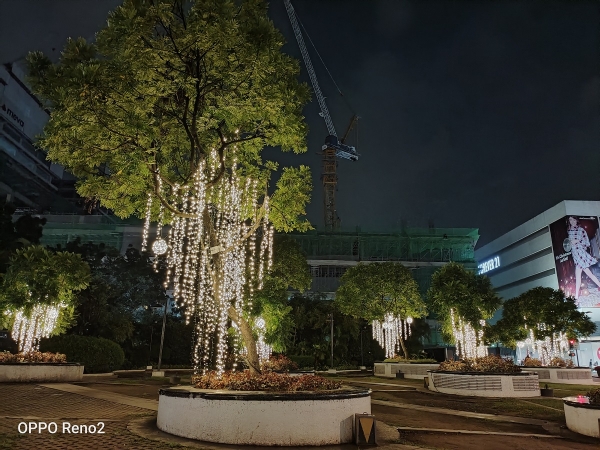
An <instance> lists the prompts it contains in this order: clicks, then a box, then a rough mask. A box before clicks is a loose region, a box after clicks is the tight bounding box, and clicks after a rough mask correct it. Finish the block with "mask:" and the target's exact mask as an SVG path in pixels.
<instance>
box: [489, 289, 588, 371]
mask: <svg viewBox="0 0 600 450" xmlns="http://www.w3.org/2000/svg"><path fill="white" fill-rule="evenodd" d="M595 331H596V325H595V324H594V322H592V321H591V320H590V318H589V317H588V316H587V315H586V314H585V313H584V312H582V311H579V310H578V309H577V304H576V303H575V299H574V298H573V297H565V294H564V292H563V291H560V290H555V289H552V288H547V287H536V288H533V289H530V290H528V291H527V292H524V293H523V294H521V295H519V296H518V297H515V298H512V299H510V300H507V301H506V302H504V304H503V310H502V319H500V320H499V321H498V322H497V323H496V324H495V325H492V326H491V327H490V328H489V330H486V339H487V340H488V341H489V342H502V343H503V344H504V345H506V346H509V347H513V348H515V347H516V345H517V342H518V341H525V339H527V338H528V337H531V334H533V340H534V341H540V342H542V341H546V339H547V338H548V341H549V342H548V344H549V345H550V347H552V348H545V347H546V346H547V344H546V343H544V344H543V345H540V346H539V347H540V350H542V352H540V353H543V355H540V356H542V357H543V359H545V360H547V359H549V356H550V355H549V353H548V352H550V353H552V352H554V353H560V352H561V351H560V347H561V346H560V343H559V342H557V340H558V339H559V336H564V337H565V338H579V337H581V336H590V335H591V334H593V333H594V332H595Z"/></svg>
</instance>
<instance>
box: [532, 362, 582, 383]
mask: <svg viewBox="0 0 600 450" xmlns="http://www.w3.org/2000/svg"><path fill="white" fill-rule="evenodd" d="M521 370H522V371H523V372H529V373H534V372H535V373H537V374H538V378H539V380H540V381H541V382H542V383H564V384H586V383H587V382H589V383H591V382H592V371H591V370H590V369H589V368H588V367H569V368H567V367H548V366H542V367H522V368H521Z"/></svg>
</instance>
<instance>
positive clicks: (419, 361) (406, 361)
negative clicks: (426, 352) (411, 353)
mask: <svg viewBox="0 0 600 450" xmlns="http://www.w3.org/2000/svg"><path fill="white" fill-rule="evenodd" d="M383 362H386V363H402V364H436V363H437V361H436V360H435V359H428V358H424V359H404V358H399V357H398V358H387V359H384V360H383Z"/></svg>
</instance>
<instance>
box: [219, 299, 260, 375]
mask: <svg viewBox="0 0 600 450" xmlns="http://www.w3.org/2000/svg"><path fill="white" fill-rule="evenodd" d="M227 313H228V314H229V318H230V319H231V320H233V321H234V322H235V323H236V324H237V326H238V328H239V330H240V332H241V333H242V339H243V340H244V345H245V346H246V352H247V354H246V362H247V363H248V366H249V367H250V373H251V374H253V375H259V374H260V373H261V372H260V360H259V359H258V352H257V351H256V339H254V335H253V334H252V328H251V327H250V324H249V323H248V321H247V320H246V319H244V318H243V317H241V316H240V315H239V314H238V312H237V311H236V310H235V308H234V307H233V306H230V307H229V309H228V310H227Z"/></svg>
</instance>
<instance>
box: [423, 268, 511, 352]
mask: <svg viewBox="0 0 600 450" xmlns="http://www.w3.org/2000/svg"><path fill="white" fill-rule="evenodd" d="M427 300H428V304H429V306H430V307H431V309H432V310H433V312H435V314H436V315H437V317H438V320H439V321H440V322H441V325H442V328H441V330H442V336H443V337H444V339H445V340H446V341H447V342H454V337H453V335H452V319H451V310H454V315H455V316H457V317H461V318H462V320H464V321H465V322H467V323H469V324H470V325H471V326H472V327H473V328H474V329H475V330H480V329H481V325H480V321H481V320H486V319H489V318H491V317H492V316H493V315H494V312H495V311H496V310H497V309H498V307H499V306H500V304H501V300H500V297H499V296H498V295H497V294H496V293H495V292H494V289H493V287H492V284H491V282H490V280H489V278H488V277H486V276H485V275H477V274H475V273H474V272H472V271H469V270H467V269H465V268H464V266H462V265H461V264H459V263H456V262H451V263H448V264H446V265H445V266H444V267H442V268H441V269H440V270H438V271H436V272H435V273H434V274H433V276H432V277H431V286H430V288H429V290H428V291H427Z"/></svg>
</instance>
